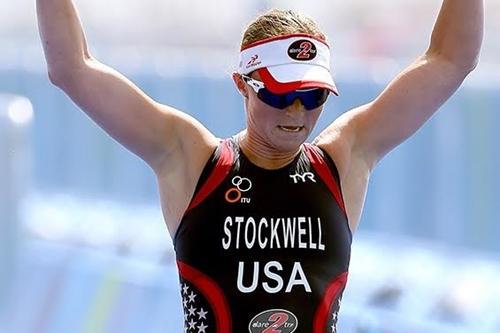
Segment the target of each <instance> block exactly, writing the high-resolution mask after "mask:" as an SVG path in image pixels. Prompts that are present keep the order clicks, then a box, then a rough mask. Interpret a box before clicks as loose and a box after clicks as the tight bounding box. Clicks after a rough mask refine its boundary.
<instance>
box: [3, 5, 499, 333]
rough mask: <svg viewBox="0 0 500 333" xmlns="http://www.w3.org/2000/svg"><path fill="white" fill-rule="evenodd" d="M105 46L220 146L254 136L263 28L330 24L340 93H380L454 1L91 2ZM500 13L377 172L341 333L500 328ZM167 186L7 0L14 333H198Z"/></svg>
mask: <svg viewBox="0 0 500 333" xmlns="http://www.w3.org/2000/svg"><path fill="white" fill-rule="evenodd" d="M75 3H76V5H77V8H78V10H79V12H80V16H81V19H82V22H83V25H84V28H85V30H86V34H87V39H88V42H89V44H90V49H91V52H92V53H93V54H94V55H95V56H96V57H97V58H98V59H99V60H101V61H102V62H104V63H106V64H108V65H110V66H112V67H114V68H115V69H117V70H119V71H121V72H122V73H124V74H125V75H126V76H128V77H129V78H131V79H132V80H133V81H134V82H135V83H136V84H137V85H139V86H140V87H141V88H142V89H143V90H144V91H145V92H146V93H148V94H149V95H150V96H152V97H153V98H155V99H156V100H158V101H160V102H163V103H166V104H170V105H173V106H175V107H177V108H179V109H181V110H184V111H186V112H188V113H190V114H192V115H194V116H195V117H196V118H197V119H199V120H200V121H201V122H202V123H204V124H205V126H207V127H208V128H209V129H210V130H211V131H212V132H213V133H215V134H216V135H217V136H219V137H225V136H229V135H231V134H233V133H235V132H237V131H239V130H241V129H242V128H244V126H245V122H244V112H243V104H242V100H241V97H240V96H239V95H238V94H237V92H236V89H235V88H234V87H233V84H232V81H231V79H230V74H231V71H232V70H233V69H234V68H235V66H236V64H237V58H238V49H239V42H240V38H241V34H242V31H243V30H244V28H245V26H246V24H247V23H248V22H249V21H250V20H251V19H252V18H253V17H255V16H256V15H257V14H258V13H259V12H262V11H264V10H266V9H268V8H271V7H285V8H293V9H298V10H301V11H303V12H304V13H306V14H307V15H310V16H312V17H313V18H315V19H316V20H317V21H318V22H319V24H320V25H321V27H322V28H323V30H324V31H325V32H326V33H327V35H328V36H329V38H330V42H331V44H332V55H333V66H334V74H335V78H336V80H337V85H338V87H339V89H340V91H341V96H340V97H338V98H331V99H330V101H329V102H328V104H327V106H326V109H325V112H324V113H323V115H322V118H321V119H320V122H319V123H318V126H317V128H316V130H315V132H314V134H313V136H312V137H314V135H316V134H318V133H319V132H320V131H321V130H322V129H323V128H325V126H327V125H328V124H329V123H330V122H331V121H333V120H334V119H335V118H336V117H338V116H339V115H340V114H341V113H342V112H345V111H347V110H349V109H350V108H352V107H354V106H357V105H360V104H363V103H366V102H368V101H370V100H371V99H373V98H374V97H375V96H376V95H377V94H378V93H380V91H381V90H382V89H383V88H384V86H385V85H386V84H387V83H388V82H389V80H390V79H391V78H393V77H394V75H395V74H396V73H398V72H399V71H400V70H402V69H403V68H404V67H405V66H406V65H408V64H409V63H410V62H411V61H412V60H413V59H414V58H415V57H416V56H417V55H419V54H420V53H421V52H423V51H424V50H425V49H426V47H427V44H428V40H429V36H430V32H431V29H432V25H433V22H434V20H435V18H436V15H437V13H438V9H439V6H440V5H441V1H439V0H406V1H396V0H379V1H376V2H368V1H366V0H351V1H339V0H334V1H320V0H308V1H305V0H300V1H293V3H292V2H290V1H279V0H275V1H271V0H268V1H258V0H253V1H250V0H240V1H231V0H220V1H217V2H216V3H215V2H210V1H201V0H185V1H157V0H142V1H139V0H125V1H124V0H122V1H117V0H108V1H106V2H103V1H97V0H85V1H83V0H78V1H75ZM499 33H500V3H499V2H498V1H493V0H487V1H486V35H485V40H484V46H483V51H482V56H481V62H480V64H479V66H478V68H477V69H476V71H475V72H473V73H472V74H471V75H470V76H469V77H468V79H467V81H466V82H465V84H464V85H463V86H462V88H460V89H459V91H458V92H457V93H456V94H455V95H454V96H453V97H452V98H451V99H450V100H449V101H448V102H447V103H446V104H445V105H444V106H443V107H442V110H441V111H440V112H439V113H438V114H437V115H436V116H435V117H433V118H432V119H431V120H430V121H429V122H428V123H427V124H426V125H425V126H424V127H423V128H422V129H421V130H420V131H419V132H418V133H417V134H416V135H415V136H413V137H412V138H411V139H410V140H408V141H407V142H405V143H404V144H402V145H401V146H400V147H398V148H397V149H395V150H394V151H393V152H392V153H391V154H390V155H389V156H388V157H386V158H385V159H384V160H383V161H382V162H381V163H380V164H379V166H378V167H377V169H376V170H375V172H374V174H373V176H372V180H371V185H370V188H369V192H368V196H367V201H366V205H365V211H364V215H363V218H362V222H361V226H360V228H359V231H358V232H357V233H356V234H355V238H354V243H353V253H352V261H351V262H352V264H351V270H350V276H349V284H348V288H347V290H346V293H345V295H344V299H343V306H342V310H341V316H340V318H341V319H340V326H339V331H340V332H342V333H389V332H427V333H433V332H436V333H437V332H439V333H443V332H450V333H451V332H453V333H459V332H479V333H498V332H500V310H498V309H500V207H499V206H500V202H499V201H500V200H499V198H500V177H499V176H498V175H497V170H499V168H500V148H499V147H498V144H497V143H498V133H499V132H500V115H499V113H498V107H499V106H500V84H499V83H500V61H499V55H500V39H499V38H498V35H499ZM174 262H175V260H174V254H173V251H172V243H171V240H170V237H169V235H168V232H167V230H166V227H165V225H164V222H163V218H162V214H161V209H160V206H159V196H158V190H157V188H156V180H155V178H154V176H153V173H152V171H151V170H150V169H149V168H148V167H147V165H146V164H144V163H143V162H142V161H141V160H140V159H139V158H137V157H136V156H134V155H133V154H131V153H130V152H128V151H126V150H125V149H124V148H123V147H122V146H121V145H120V144H118V143H117V142H116V141H114V140H113V139H111V138H110V137H109V136H108V135H106V134H105V133H104V132H103V131H102V130H101V129H100V128H99V127H97V126H96V125H95V124H93V123H92V122H91V121H90V119H89V118H88V117H87V116H86V115H85V114H84V113H83V112H81V111H80V110H79V109H77V108H76V107H75V105H74V104H73V103H72V102H71V101H70V100H69V99H68V98H67V97H66V96H65V95H64V94H63V93H62V92H61V91H60V90H58V89H57V88H56V87H54V86H52V85H51V84H50V82H49V80H48V77H47V74H46V69H45V60H44V57H43V53H42V49H41V45H40V41H39V38H38V32H37V25H36V16H35V4H34V1H28V0H19V1H2V2H0V332H2V333H63V332H65V333H66V332H82V333H108V332H120V333H122V332H123V333H125V332H130V333H133V332H148V333H156V332H158V333H159V332H166V333H170V332H181V331H182V330H183V313H182V308H181V298H180V290H179V286H178V277H177V271H176V267H175V264H174Z"/></svg>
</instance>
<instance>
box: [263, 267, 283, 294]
mask: <svg viewBox="0 0 500 333" xmlns="http://www.w3.org/2000/svg"><path fill="white" fill-rule="evenodd" d="M271 267H276V269H277V270H278V271H282V270H283V266H281V264H280V263H279V262H277V261H270V262H268V263H267V264H266V266H264V274H265V275H266V276H267V277H268V278H270V279H272V280H274V281H276V282H277V285H276V287H274V288H273V287H270V286H269V283H267V282H264V283H262V287H263V288H264V290H265V291H266V292H268V293H269V294H276V293H277V292H279V291H280V290H281V289H283V279H282V278H281V276H279V275H278V274H276V273H273V272H271Z"/></svg>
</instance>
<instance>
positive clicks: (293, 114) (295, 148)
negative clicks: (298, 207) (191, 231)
mask: <svg viewBox="0 0 500 333" xmlns="http://www.w3.org/2000/svg"><path fill="white" fill-rule="evenodd" d="M36 4H37V15H38V23H39V29H40V35H41V39H42V42H43V47H44V51H45V56H46V59H47V66H48V72H49V77H50V79H51V81H52V82H53V83H54V84H55V85H57V86H58V87H60V88H61V89H63V90H64V91H65V92H66V93H67V94H68V96H70V97H71V99H73V101H75V103H77V104H78V105H79V106H80V107H81V109H82V110H83V111H84V112H86V113H87V114H88V115H89V116H90V117H91V118H92V119H93V120H94V121H95V122H96V123H97V124H98V125H99V126H101V127H102V128H103V129H104V130H105V131H106V132H107V133H108V134H109V135H111V136H112V137H113V138H115V139H116V140H117V141H118V142H120V143H121V144H122V145H124V146H125V147H126V148H128V149H129V150H131V151H132V152H134V153H135V154H136V155H138V156H139V157H141V158H142V159H143V160H144V161H145V162H146V163H147V164H148V165H149V166H150V167H151V168H152V169H153V170H154V172H155V174H156V176H157V179H158V186H159V190H160V195H161V205H162V209H163V213H164V217H165V221H166V224H167V227H168V230H169V232H170V234H171V235H174V233H175V230H176V229H177V226H178V225H179V222H180V220H181V218H182V216H183V213H184V211H185V209H186V208H187V206H188V204H189V201H190V200H191V197H192V195H193V192H194V188H195V186H196V182H197V180H198V177H199V175H200V173H201V171H202V169H203V167H204V165H205V163H206V161H207V159H208V158H209V156H210V154H211V153H212V152H213V150H214V149H215V148H216V147H217V145H218V142H219V139H217V138H216V137H215V136H214V135H213V134H212V133H210V132H209V131H208V130H207V129H206V128H205V127H204V126H203V125H202V124H200V123H199V122H198V121H197V120H195V119H194V118H192V117H190V116H188V115H186V114H185V113H183V112H181V111H179V110H176V109H174V108H172V107H169V106H166V105H162V104H159V103H157V102H155V101H154V100H152V99H151V98H149V97H148V96H147V95H146V94H144V92H142V91H141V90H140V89H139V88H138V87H137V86H135V85H134V84H133V83H132V82H130V81H129V80H127V79H126V78H125V77H124V76H123V75H121V74H120V73H118V72H116V71H114V70H113V69H111V68H109V67H107V66H106V65H104V64H102V63H100V62H99V61H98V60H96V59H95V58H94V57H92V55H91V54H90V53H89V51H88V49H87V44H86V41H85V37H84V33H83V30H82V27H81V24H80V21H79V19H78V16H77V13H76V10H75V8H74V6H73V4H72V2H71V0H37V1H36ZM483 11H484V10H483V0H444V1H443V5H442V8H441V12H440V15H439V17H438V19H437V22H436V25H435V27H434V30H433V34H432V38H431V43H430V46H429V48H428V49H427V51H426V52H425V53H424V54H423V55H421V56H420V57H419V58H418V59H417V60H416V61H415V62H414V63H413V64H411V65H410V66H409V67H408V68H406V69H405V70H404V71H403V72H402V73H401V74H399V75H398V76H397V77H396V78H395V79H394V80H393V81H392V82H391V83H390V84H389V86H388V87H387V88H386V89H385V90H384V91H383V92H382V93H381V94H380V95H379V96H378V97H377V98H376V99H375V100H374V101H372V102H370V103H368V104H366V105H362V106H360V107H357V108H355V109H353V110H350V111H348V112H346V113H344V114H343V115H342V116H340V117H339V118H338V119H336V120H335V121H334V122H333V123H332V124H330V125H329V126H328V127H327V128H326V129H325V130H324V131H323V132H322V133H321V134H320V135H319V136H318V137H317V138H315V139H314V141H313V142H314V143H315V144H317V145H319V146H321V147H323V148H324V149H325V150H326V151H327V152H328V153H329V154H330V155H331V157H332V158H333V159H334V161H335V163H336V165H337V168H338V170H339V174H340V179H341V186H342V191H343V195H344V200H345V205H346V209H347V214H348V218H349V224H350V227H351V230H353V231H354V230H355V229H356V228H357V226H358V224H359V220H360V217H361V212H362V209H363V204H364V201H365V195H366V190H367V186H368V182H369V178H370V174H371V172H372V170H373V168H374V167H375V166H376V164H377V163H378V161H380V160H381V159H382V158H383V156H385V155H386V154H387V153H388V152H389V151H390V150H392V149H393V148H394V147H396V146H397V145H398V144H400V143H402V142H403V141H404V140H406V139H407V138H408V137H410V136H411V135H412V134H414V133H415V132H416V131H417V130H418V129H419V128H420V127H421V126H422V125H423V124H424V123H425V121H427V120H428V119H429V118H430V117H431V116H432V115H433V114H434V113H435V112H436V111H437V110H438V109H439V107H440V106H441V105H442V104H443V103H444V102H445V101H446V100H447V99H448V98H449V97H450V96H451V95H452V94H453V93H454V92H455V91H456V89H457V88H458V87H459V86H460V84H461V83H462V82H463V80H464V79H465V77H466V76H467V75H468V74H469V73H470V71H472V70H473V69H474V68H475V66H476V64H477V61H478V55H479V50H480V47H481V42H482V36H483ZM253 76H254V78H256V79H258V78H259V77H258V74H253ZM233 80H234V82H235V84H236V87H237V89H238V90H239V92H240V93H241V94H242V95H243V96H244V101H245V107H246V112H247V129H246V130H245V131H243V132H242V133H240V134H239V140H240V144H241V147H242V150H243V152H244V153H245V155H247V156H248V158H249V159H250V160H251V161H252V162H253V163H255V164H256V165H258V166H261V167H263V168H267V169H276V168H279V167H281V166H284V165H286V164H287V163H289V162H290V161H291V160H292V159H293V157H294V156H296V154H297V153H298V152H299V149H300V145H301V144H302V143H303V142H304V141H305V140H306V138H307V137H308V135H309V134H310V132H311V131H312V129H313V127H314V125H315V124H316V122H317V119H318V117H319V115H320V114H321V111H322V108H318V109H317V110H313V111H305V110H304V108H303V107H302V105H301V104H300V102H298V101H296V103H295V104H293V105H291V106H290V107H289V108H287V109H286V110H277V109H273V108H271V107H269V106H267V105H265V104H264V103H262V102H261V101H260V100H259V99H258V98H257V97H256V95H255V92H254V91H253V90H252V89H251V88H250V87H248V86H247V85H246V84H245V83H244V82H243V80H242V79H241V77H240V76H239V75H238V74H233ZM294 127H295V128H294Z"/></svg>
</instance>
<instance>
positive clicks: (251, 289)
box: [237, 261, 259, 294]
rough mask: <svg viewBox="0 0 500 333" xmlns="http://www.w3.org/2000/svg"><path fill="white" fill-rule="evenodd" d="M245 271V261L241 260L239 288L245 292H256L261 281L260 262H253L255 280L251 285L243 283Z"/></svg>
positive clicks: (239, 265)
mask: <svg viewBox="0 0 500 333" xmlns="http://www.w3.org/2000/svg"><path fill="white" fill-rule="evenodd" d="M244 273H245V263H244V262H243V261H240V262H239V264H238V279H237V285H238V290H239V291H241V292H242V293H245V294H248V293H251V292H254V291H255V289H257V283H258V282H259V263H258V262H257V261H255V262H254V263H253V280H252V285H251V286H250V287H245V286H244V285H243V275H244Z"/></svg>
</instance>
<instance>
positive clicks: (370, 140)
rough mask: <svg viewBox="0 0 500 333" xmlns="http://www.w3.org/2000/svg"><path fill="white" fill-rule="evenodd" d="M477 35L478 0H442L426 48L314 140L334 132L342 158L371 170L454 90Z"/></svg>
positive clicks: (472, 59)
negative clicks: (377, 92)
mask: <svg viewBox="0 0 500 333" xmlns="http://www.w3.org/2000/svg"><path fill="white" fill-rule="evenodd" d="M482 36H483V0H444V1H443V4H442V7H441V11H440V13H439V16H438V19H437V22H436V24H435V26H434V30H433V32H432V38H431V43H430V46H429V48H428V50H427V51H426V52H425V53H424V54H423V55H422V56H420V57H419V58H418V59H417V60H416V61H415V62H413V64H411V65H410V66H409V67H408V68H406V69H405V70H404V71H403V72H402V73H400V74H399V75H398V76H397V77H396V78H395V79H394V80H393V81H392V82H391V83H390V84H389V86H388V87H387V88H386V89H385V90H384V91H383V92H382V93H381V94H380V95H379V96H378V97H377V98H376V99H375V100H374V101H373V102H371V103H369V104H366V105H363V106H361V107H359V108H356V109H354V110H352V111H349V112H347V113H345V114H344V115H343V116H342V117H340V118H339V119H338V120H337V121H336V122H334V123H333V124H332V125H330V127H329V128H327V129H326V130H325V131H324V132H323V133H322V134H321V135H320V137H319V138H318V142H321V143H322V144H324V145H326V146H328V145H329V144H331V143H332V142H333V140H335V138H337V141H336V142H337V143H336V144H337V146H338V145H339V144H338V142H341V144H340V145H341V146H342V147H341V148H338V147H337V148H336V150H337V151H341V152H343V154H344V158H345V159H347V160H350V159H351V158H358V159H363V162H364V163H365V164H366V166H367V168H368V169H370V170H371V169H372V168H373V167H374V166H375V165H376V163H377V162H378V161H379V160H380V159H381V158H382V157H383V156H384V155H385V154H386V153H387V152H389V151H390V150H391V149H392V148H394V147H395V146H397V145H398V144H400V143H401V142H403V141H404V140H405V139H407V138H408V137H409V136H411V135H412V134H413V133H415V131H417V130H418V129H419V128H420V127H421V126H422V125H423V124H424V122H425V121H426V120H427V119H429V118H430V117H431V116H432V114H433V113H434V112H436V111H437V110H438V109H439V107H440V106H441V105H442V104H443V103H444V102H445V101H446V100H447V99H448V98H449V97H450V96H451V95H452V94H453V93H454V92H455V91H456V89H457V88H458V87H459V86H460V84H461V83H462V82H463V80H464V79H465V77H466V76H467V75H468V74H469V72H471V71H472V70H473V69H474V68H475V66H476V64H477V62H478V55H479V51H480V47H481V42H482ZM339 134H341V135H339ZM340 137H341V138H342V139H341V140H338V138H340Z"/></svg>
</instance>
